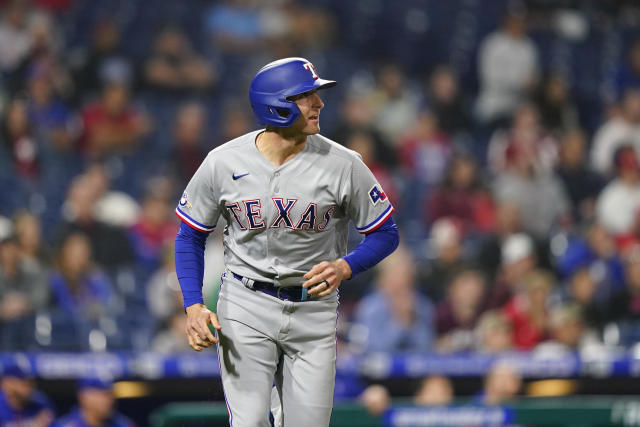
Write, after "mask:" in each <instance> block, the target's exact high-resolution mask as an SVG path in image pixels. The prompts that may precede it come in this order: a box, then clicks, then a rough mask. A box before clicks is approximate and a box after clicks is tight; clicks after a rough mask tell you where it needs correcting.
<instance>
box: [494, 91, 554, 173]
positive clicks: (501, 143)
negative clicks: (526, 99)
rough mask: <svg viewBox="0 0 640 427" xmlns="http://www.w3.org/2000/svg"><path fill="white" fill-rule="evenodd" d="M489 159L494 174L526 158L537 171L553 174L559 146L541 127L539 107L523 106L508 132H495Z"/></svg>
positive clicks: (515, 114) (528, 104) (516, 112)
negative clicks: (551, 172) (519, 159)
mask: <svg viewBox="0 0 640 427" xmlns="http://www.w3.org/2000/svg"><path fill="white" fill-rule="evenodd" d="M488 156H489V157H488V160H489V168H490V169H491V171H492V172H493V173H495V174H498V173H501V172H503V171H505V170H508V169H509V168H510V167H511V166H512V164H513V162H515V161H517V160H518V158H519V157H521V158H526V159H527V160H528V161H529V162H530V163H531V167H532V168H533V169H534V170H535V171H536V172H550V171H551V170H553V168H554V167H555V165H556V164H557V162H558V146H557V142H556V140H555V138H554V137H553V136H552V135H551V134H549V133H548V131H547V130H546V129H545V128H544V127H542V124H541V123H540V115H539V112H538V109H537V108H536V106H535V105H534V104H531V103H524V104H521V105H519V106H518V108H517V109H516V110H515V113H514V116H513V120H512V121H511V127H510V128H509V129H498V130H496V131H495V132H494V133H493V135H492V136H491V140H490V141H489V152H488Z"/></svg>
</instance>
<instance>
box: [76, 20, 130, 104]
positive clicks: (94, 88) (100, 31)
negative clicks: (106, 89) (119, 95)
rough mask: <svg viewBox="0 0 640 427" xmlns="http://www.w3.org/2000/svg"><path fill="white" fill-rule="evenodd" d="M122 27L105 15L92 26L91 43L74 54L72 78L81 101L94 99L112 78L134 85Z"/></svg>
mask: <svg viewBox="0 0 640 427" xmlns="http://www.w3.org/2000/svg"><path fill="white" fill-rule="evenodd" d="M121 42H122V30H121V28H120V26H119V25H118V23H117V22H116V21H115V20H114V19H110V18H103V19H101V20H99V21H98V22H95V23H93V25H92V34H91V40H90V43H89V46H88V47H86V48H84V47H83V48H81V49H79V50H77V51H75V52H72V53H71V58H70V64H71V68H72V71H73V80H74V82H75V84H76V86H77V89H78V91H77V92H78V95H79V96H78V98H79V99H78V102H79V103H80V104H83V103H84V102H85V101H87V100H90V99H94V98H95V97H96V96H98V95H99V93H100V91H101V89H102V87H103V86H104V85H105V83H107V82H109V81H120V82H125V83H129V84H133V83H134V82H133V65H132V64H131V60H130V59H129V58H128V57H127V56H126V55H125V54H124V52H123V50H122V49H121Z"/></svg>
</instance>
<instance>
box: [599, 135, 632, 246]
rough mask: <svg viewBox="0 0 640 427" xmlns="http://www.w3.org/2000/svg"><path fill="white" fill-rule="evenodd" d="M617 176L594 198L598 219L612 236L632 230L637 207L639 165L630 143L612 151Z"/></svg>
mask: <svg viewBox="0 0 640 427" xmlns="http://www.w3.org/2000/svg"><path fill="white" fill-rule="evenodd" d="M614 158H615V166H616V178H615V179H614V180H612V181H611V182H609V184H607V186H606V187H605V188H604V189H603V190H602V192H601V193H600V196H599V197H598V200H597V201H596V217H597V219H598V221H599V222H600V223H601V224H602V225H603V226H604V227H605V228H606V229H607V231H608V232H610V233H612V234H613V235H614V236H619V235H622V234H628V233H629V232H631V231H632V230H633V226H634V223H635V218H636V215H637V214H638V210H639V209H640V186H639V185H638V183H640V164H639V162H638V154H637V153H636V151H635V150H634V149H633V148H632V147H631V146H628V145H626V146H622V147H620V148H619V149H618V150H617V151H616V153H615V157H614Z"/></svg>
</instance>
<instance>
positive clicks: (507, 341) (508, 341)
mask: <svg viewBox="0 0 640 427" xmlns="http://www.w3.org/2000/svg"><path fill="white" fill-rule="evenodd" d="M475 339H476V341H475V350H476V351H478V352H480V353H489V354H495V353H503V352H506V351H510V350H512V349H513V325H512V324H511V320H509V317H508V316H507V315H506V314H505V313H504V312H503V311H501V310H489V311H485V312H484V314H482V316H480V318H479V319H478V322H477V325H476V329H475Z"/></svg>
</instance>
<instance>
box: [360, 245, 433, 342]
mask: <svg viewBox="0 0 640 427" xmlns="http://www.w3.org/2000/svg"><path fill="white" fill-rule="evenodd" d="M414 269H415V267H414V262H413V258H412V257H411V254H410V253H409V252H408V251H407V249H405V248H400V249H398V250H396V251H395V252H394V253H393V254H392V255H390V256H389V258H387V259H386V260H385V261H384V262H382V263H381V264H380V269H379V272H378V276H377V277H376V284H377V288H376V290H374V291H373V292H371V293H370V294H368V295H365V296H364V297H363V298H362V299H361V300H360V301H359V302H358V305H357V307H356V310H355V315H354V322H355V324H356V325H358V326H357V327H358V329H357V330H358V331H361V332H362V334H361V335H362V336H359V337H357V341H358V342H359V343H360V344H361V345H362V347H363V350H364V351H366V352H370V351H374V352H375V351H377V352H381V351H383V352H394V351H411V350H417V351H427V350H431V349H432V348H433V345H434V326H435V321H434V314H435V313H434V309H433V306H432V304H431V302H430V301H429V300H428V299H427V298H426V297H424V296H423V295H421V294H420V293H419V292H418V291H417V290H416V289H415V283H414V280H415V277H414V274H415V271H414ZM352 335H354V334H352Z"/></svg>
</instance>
